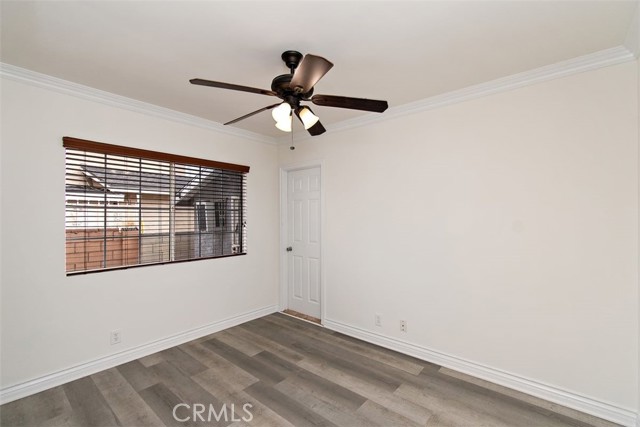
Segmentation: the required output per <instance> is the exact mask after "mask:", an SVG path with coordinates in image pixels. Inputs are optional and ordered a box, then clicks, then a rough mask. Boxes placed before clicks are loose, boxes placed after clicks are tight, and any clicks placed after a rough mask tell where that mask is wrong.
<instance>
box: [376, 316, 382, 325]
mask: <svg viewBox="0 0 640 427" xmlns="http://www.w3.org/2000/svg"><path fill="white" fill-rule="evenodd" d="M375 322H376V326H382V316H380V315H379V314H376V315H375Z"/></svg>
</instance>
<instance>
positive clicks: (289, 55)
mask: <svg viewBox="0 0 640 427" xmlns="http://www.w3.org/2000/svg"><path fill="white" fill-rule="evenodd" d="M281 58H282V60H283V61H284V63H285V64H287V68H288V69H290V70H291V74H293V72H294V71H295V69H296V68H298V64H299V63H300V60H301V59H302V54H301V53H300V52H298V51H297V50H287V51H285V52H283V53H282V56H281Z"/></svg>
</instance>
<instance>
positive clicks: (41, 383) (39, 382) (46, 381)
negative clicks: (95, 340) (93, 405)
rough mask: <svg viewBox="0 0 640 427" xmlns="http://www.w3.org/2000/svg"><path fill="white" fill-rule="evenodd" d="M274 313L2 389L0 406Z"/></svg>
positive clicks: (253, 314)
mask: <svg viewBox="0 0 640 427" xmlns="http://www.w3.org/2000/svg"><path fill="white" fill-rule="evenodd" d="M276 311H278V307H277V306H275V305H273V306H268V307H264V308H260V309H257V310H253V311H249V312H246V313H243V314H239V315H237V316H233V317H229V318H226V319H222V320H219V321H217V322H213V323H211V324H209V325H205V326H201V327H199V328H195V329H191V330H189V331H186V332H182V333H180V334H177V335H173V336H170V337H167V338H163V339H160V340H157V341H153V342H151V343H148V344H144V345H140V346H138V347H134V348H130V349H128V350H125V351H122V352H120V353H116V354H111V355H109V356H105V357H101V358H99V359H95V360H92V361H90V362H86V363H82V364H80V365H76V366H72V367H70V368H67V369H63V370H61V371H58V372H53V373H51V374H48V375H44V376H42V377H39V378H35V379H33V380H30V381H26V382H23V383H20V384H16V385H12V386H9V387H5V388H3V389H1V390H0V404H4V403H7V402H11V401H13V400H17V399H21V398H23V397H27V396H30V395H32V394H35V393H39V392H41V391H44V390H47V389H50V388H52V387H56V386H59V385H62V384H65V383H68V382H69V381H73V380H77V379H79V378H82V377H86V376H87V375H91V374H95V373H96V372H100V371H103V370H105V369H109V368H113V367H114V366H118V365H121V364H123V363H126V362H130V361H132V360H135V359H139V358H141V357H144V356H148V355H150V354H153V353H157V352H158V351H162V350H165V349H167V348H171V347H175V346H177V345H180V344H184V343H185V342H188V341H191V340H194V339H197V338H200V337H203V336H206V335H209V334H213V333H215V332H219V331H221V330H223V329H227V328H230V327H232V326H236V325H239V324H241V323H245V322H248V321H250V320H253V319H257V318H259V317H262V316H266V315H268V314H271V313H275V312H276Z"/></svg>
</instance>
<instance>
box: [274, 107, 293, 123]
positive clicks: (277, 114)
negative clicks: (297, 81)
mask: <svg viewBox="0 0 640 427" xmlns="http://www.w3.org/2000/svg"><path fill="white" fill-rule="evenodd" d="M271 116H272V117H273V120H275V121H276V122H281V121H284V120H289V122H290V121H291V119H290V118H289V117H290V116H291V106H290V105H289V103H287V102H283V103H282V104H280V105H278V106H277V107H276V108H274V109H273V111H271ZM289 127H291V126H289Z"/></svg>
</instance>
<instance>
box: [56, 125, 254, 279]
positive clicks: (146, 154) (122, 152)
mask: <svg viewBox="0 0 640 427" xmlns="http://www.w3.org/2000/svg"><path fill="white" fill-rule="evenodd" d="M62 140H63V144H62V145H63V147H64V148H65V171H68V168H69V163H68V162H69V160H68V159H67V150H75V151H84V152H86V153H88V154H94V155H95V154H98V155H113V156H122V157H126V158H133V159H139V160H140V161H141V162H142V161H144V160H147V161H160V162H169V163H170V164H171V170H172V172H171V176H172V180H173V173H174V172H173V169H174V165H186V166H189V167H191V166H194V167H200V168H203V167H204V168H212V169H217V170H220V171H221V172H222V173H229V172H236V173H239V174H240V175H241V179H240V181H239V187H238V188H239V190H240V191H239V193H238V194H239V197H236V196H235V195H229V196H228V197H229V198H230V199H231V198H235V199H237V200H239V201H240V211H239V213H238V215H239V218H240V221H239V224H238V226H239V230H238V232H237V233H238V236H237V239H238V240H239V241H240V244H239V245H236V244H235V243H232V245H231V253H224V249H222V252H223V253H222V254H220V255H211V256H208V255H205V256H199V255H197V256H194V257H189V258H186V259H170V260H162V261H157V262H146V263H141V262H142V259H141V258H138V260H137V262H138V263H137V264H128V265H118V266H112V267H107V266H106V263H105V264H104V265H103V267H101V268H94V269H90V270H71V271H69V270H67V268H68V266H67V265H66V263H67V258H68V256H69V254H68V252H65V273H66V275H67V276H75V275H82V274H92V273H102V272H105V271H117V270H125V269H129V268H138V267H149V266H155V265H164V264H174V263H182V262H191V261H202V260H209V259H216V258H228V257H233V256H242V255H246V254H247V248H246V223H247V218H246V217H247V211H246V199H247V176H246V175H247V174H248V172H249V166H245V165H238V164H233V163H225V162H219V161H214V160H208V159H200V158H195V157H188V156H181V155H177V154H170V153H163V152H157V151H151V150H143V149H138V148H132V147H126V146H120V145H113V144H105V143H101V142H96V141H88V140H84V139H79V138H73V137H67V136H65V137H63V138H62ZM105 159H106V157H105ZM66 173H67V172H65V174H66ZM232 176H237V175H232ZM172 182H173V181H172ZM172 191H173V190H172ZM140 196H141V194H139V195H138V197H140ZM105 197H107V196H105ZM68 199H69V193H68V190H67V189H66V188H65V209H66V208H67V205H68V204H69V201H68ZM215 202H218V200H216V201H215ZM215 202H211V204H212V206H208V204H207V203H206V202H203V201H199V202H198V204H205V205H206V208H208V209H210V208H214V209H215V207H216V203H215ZM76 205H78V206H80V204H79V203H78V201H76ZM169 206H170V209H171V211H175V200H172V199H171V198H170V200H169ZM197 209H198V208H197V207H194V211H195V212H196V218H195V220H196V222H197V216H198V210H197ZM205 212H207V210H206V209H205ZM106 214H107V211H106V207H105V215H106ZM66 215H67V214H66V213H65V246H66V245H67V244H68V243H69V239H68V238H67V237H66V233H67V231H68V230H70V228H68V225H67V219H66ZM214 215H215V212H214ZM207 216H208V215H206V216H205V221H206V224H207V230H206V231H207V232H208V231H209V229H213V228H214V227H213V225H215V223H214V224H211V222H212V221H215V218H208V217H207ZM170 218H171V219H170V220H169V221H167V223H166V224H167V226H168V227H170V229H175V227H176V223H175V222H176V221H177V220H176V219H175V217H174V216H173V215H171V216H170ZM163 224H164V223H163ZM138 227H140V224H139V225H138ZM71 229H73V228H71ZM85 229H86V227H85ZM197 230H199V224H197V223H196V225H195V230H194V231H196V232H197ZM200 231H202V230H200ZM142 235H143V231H142V229H140V230H139V232H138V240H139V242H141V239H142ZM172 236H173V235H172ZM234 236H235V234H234ZM106 239H107V237H106V232H105V237H104V242H105V243H104V245H105V246H104V247H105V248H106V247H107V243H106V242H107V240H106ZM235 241H236V237H234V238H233V242H235ZM139 244H140V243H139ZM236 246H239V247H240V250H241V251H240V252H238V248H237V247H236ZM171 248H173V246H171ZM171 252H172V254H171V255H170V258H173V257H174V255H173V249H171ZM84 253H85V254H86V253H87V252H84ZM85 256H86V255H85Z"/></svg>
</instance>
